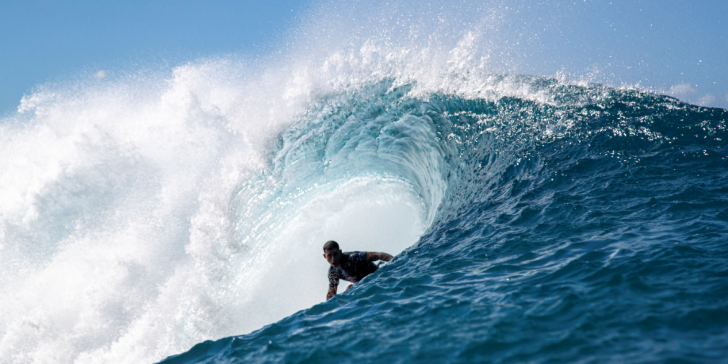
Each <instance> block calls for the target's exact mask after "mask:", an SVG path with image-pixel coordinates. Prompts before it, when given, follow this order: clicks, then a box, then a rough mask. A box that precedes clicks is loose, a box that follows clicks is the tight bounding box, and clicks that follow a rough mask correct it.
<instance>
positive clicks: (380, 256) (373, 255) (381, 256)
mask: <svg viewBox="0 0 728 364" xmlns="http://www.w3.org/2000/svg"><path fill="white" fill-rule="evenodd" d="M392 258H394V257H393V256H391V255H389V254H387V253H377V252H367V262H374V261H377V260H383V261H385V262H388V261H390V260H392Z"/></svg>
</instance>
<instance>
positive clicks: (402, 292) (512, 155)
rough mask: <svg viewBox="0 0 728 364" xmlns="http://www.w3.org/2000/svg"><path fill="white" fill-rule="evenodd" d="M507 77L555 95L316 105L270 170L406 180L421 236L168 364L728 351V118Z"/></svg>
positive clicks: (602, 358)
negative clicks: (267, 319)
mask: <svg viewBox="0 0 728 364" xmlns="http://www.w3.org/2000/svg"><path fill="white" fill-rule="evenodd" d="M509 82H515V83H517V84H519V85H520V86H521V87H522V88H523V87H526V88H529V89H530V92H531V94H536V93H539V92H540V91H544V92H548V93H549V94H550V95H553V97H552V98H551V99H550V100H548V102H544V101H539V100H529V99H525V98H519V97H501V98H497V99H482V98H475V99H464V98H460V97H456V96H451V95H447V94H429V95H425V96H416V97H409V96H408V92H409V90H410V89H411V87H410V86H408V85H404V86H400V87H395V86H393V85H392V84H391V83H389V82H382V83H378V84H372V85H369V86H368V87H366V88H364V89H362V90H359V91H358V92H354V93H349V94H340V95H335V96H331V97H329V98H327V99H324V100H321V101H320V102H318V103H317V104H315V106H312V107H311V109H310V111H309V112H308V113H307V114H306V115H305V116H304V117H302V119H301V120H300V121H299V122H298V123H297V124H295V125H294V126H293V127H291V128H289V129H288V130H287V131H285V132H283V134H282V136H281V143H280V144H279V149H278V152H277V154H276V156H275V158H274V162H273V164H274V165H275V166H278V169H279V172H278V173H279V174H280V173H286V170H289V169H290V168H292V166H295V165H296V163H298V162H299V161H302V160H307V159H315V160H317V161H318V163H319V165H318V167H317V168H318V169H317V171H318V172H316V173H319V174H318V175H317V176H324V177H325V176H326V175H327V173H333V172H329V171H331V170H337V169H342V168H344V166H346V168H347V171H348V173H349V174H350V175H351V176H352V177H353V176H356V175H361V174H362V172H361V171H365V174H369V175H386V176H390V177H391V178H396V179H400V180H402V181H405V182H406V183H408V184H409V185H411V188H413V189H415V190H416V191H417V192H418V193H419V195H420V196H421V198H422V200H423V201H425V205H426V206H427V207H426V208H425V211H431V213H430V215H431V216H430V217H429V219H430V221H431V223H430V224H429V228H428V229H427V230H426V231H425V233H424V234H423V235H422V236H421V238H420V239H419V241H418V242H417V243H416V244H414V245H413V246H411V247H409V248H407V249H406V250H405V251H404V252H403V253H402V254H400V255H399V256H397V257H396V259H395V260H393V261H392V262H390V263H389V264H388V265H386V266H385V267H383V268H382V269H380V270H379V271H377V272H376V273H375V274H373V275H371V276H370V277H368V278H367V279H365V280H364V281H363V282H361V283H359V284H357V285H356V286H355V287H354V288H353V289H351V290H349V291H348V292H346V293H343V294H339V295H337V296H336V297H335V298H334V299H332V300H331V301H328V302H325V303H320V304H317V305H315V306H313V307H311V308H309V309H305V310H302V311H299V312H297V313H296V314H294V315H292V316H289V317H287V318H285V319H283V320H281V321H278V322H276V323H273V324H271V325H268V326H266V327H264V328H262V329H260V330H258V331H255V332H253V333H250V334H247V335H242V336H233V337H229V338H225V339H221V340H218V341H207V342H203V343H200V344H198V345H196V346H195V347H193V348H192V349H191V350H190V351H189V352H186V353H183V354H180V355H178V356H173V357H170V358H168V359H167V360H165V361H164V363H193V362H210V363H212V362H231V363H234V362H352V363H353V362H379V361H385V362H395V363H409V362H423V363H424V362H575V361H587V362H591V361H593V362H654V361H656V362H664V361H669V360H676V361H686V362H720V361H722V360H724V359H725V358H726V357H728V345H726V343H727V342H728V280H727V279H726V277H728V259H727V258H728V246H727V245H726V237H728V159H727V156H728V153H727V152H726V151H727V150H728V144H727V142H728V133H727V132H726V122H727V121H728V112H727V111H725V110H722V109H710V108H702V107H697V106H692V105H688V104H684V103H681V102H679V101H677V100H675V99H673V98H669V97H664V96H658V95H654V94H649V93H643V92H638V91H633V90H618V89H612V88H607V87H602V86H598V85H588V86H574V85H568V84H563V83H560V82H557V81H556V80H551V79H539V78H529V77H522V78H515V79H513V78H511V79H510V81H509ZM283 161H285V165H284V162H283ZM290 178H292V179H293V180H296V179H308V178H313V177H312V175H310V174H309V175H297V176H293V177H290ZM316 178H318V177H316ZM316 178H314V179H316ZM322 178H323V177H322ZM427 208H429V209H431V210H427ZM322 292H323V291H322Z"/></svg>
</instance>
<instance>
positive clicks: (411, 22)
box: [0, 0, 728, 364]
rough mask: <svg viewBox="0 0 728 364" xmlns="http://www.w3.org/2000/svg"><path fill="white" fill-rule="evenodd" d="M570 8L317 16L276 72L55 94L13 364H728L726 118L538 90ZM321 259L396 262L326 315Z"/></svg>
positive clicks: (54, 89) (29, 113)
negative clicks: (360, 254) (333, 247)
mask: <svg viewBox="0 0 728 364" xmlns="http://www.w3.org/2000/svg"><path fill="white" fill-rule="evenodd" d="M563 3H564V4H565V6H564V7H559V6H551V5H553V3H552V2H545V3H540V5H538V6H536V5H533V6H532V4H531V2H523V3H522V4H521V3H518V2H510V1H509V2H508V3H506V2H504V1H500V0H492V1H491V0H488V1H466V0H463V1H458V2H449V1H448V2H439V1H432V2H427V3H426V4H418V6H412V4H410V3H409V2H397V1H389V0H387V1H379V0H373V1H367V2H356V1H354V2H339V1H336V2H334V1H329V2H326V1H323V2H321V4H323V5H321V6H320V8H319V9H318V10H317V9H313V10H311V11H310V14H309V15H307V16H306V17H304V18H302V19H301V20H300V24H298V25H297V26H296V27H294V29H293V30H292V31H291V35H290V36H288V38H286V39H285V41H284V42H281V45H280V48H279V49H278V50H274V51H271V52H270V54H268V55H264V56H260V57H259V58H255V57H248V56H245V55H226V56H219V57H209V58H203V59H195V60H192V61H190V62H189V63H186V64H180V65H174V66H166V65H165V66H144V65H141V66H140V65H134V66H131V67H130V69H126V70H123V69H116V70H109V72H108V77H105V78H95V77H93V74H94V72H90V73H89V74H81V75H79V76H78V77H76V78H73V79H70V80H67V81H58V82H56V83H48V84H43V85H39V86H37V87H36V88H35V89H34V90H33V92H32V93H30V94H29V95H26V96H24V97H23V99H22V101H21V103H20V105H19V107H18V110H17V112H12V113H9V114H6V115H3V116H2V117H1V118H0V267H1V268H0V287H1V288H0V309H1V310H2V312H3V315H0V363H5V362H9V363H79V364H80V363H149V362H160V361H161V362H162V363H169V364H171V363H280V362H286V363H316V362H344V363H355V362H356V363H359V362H392V363H413V362H414V363H433V362H435V363H474V362H493V363H524V362H534V363H553V362H558V363H561V362H630V363H642V362H705V363H714V362H721V361H725V358H726V357H728V345H726V343H727V342H728V299H726V297H728V280H727V279H726V277H728V245H726V241H727V240H728V239H727V238H728V130H727V129H726V128H727V127H728V125H726V124H728V111H726V110H725V109H720V108H709V107H701V106H696V105H692V104H689V103H685V102H683V101H681V100H678V99H675V98H672V97H669V96H665V95H662V94H661V92H658V91H656V90H650V89H645V88H641V87H639V86H636V85H632V86H630V84H629V83H627V82H623V83H622V86H620V87H615V84H619V83H620V82H621V81H620V80H622V79H620V75H619V74H617V73H618V72H619V70H618V69H616V68H612V70H616V71H614V72H615V74H612V75H610V76H604V74H605V73H606V72H602V70H600V69H599V67H597V66H595V67H594V68H592V69H590V70H588V72H587V71H585V72H584V73H583V74H581V76H577V73H571V74H570V73H567V72H562V73H556V74H553V73H548V72H535V71H533V70H534V69H538V67H535V66H533V65H532V63H531V62H534V59H536V58H538V57H547V56H548V55H549V52H546V51H544V49H540V48H539V47H544V46H543V45H542V44H541V43H542V42H540V41H539V38H538V37H537V36H534V35H530V34H536V33H532V32H531V30H534V29H531V28H532V25H533V26H535V24H537V25H538V27H537V28H540V27H541V24H542V23H541V22H538V21H541V20H542V18H543V19H544V21H546V20H548V19H550V18H549V17H548V16H545V15H543V12H542V10H543V9H545V8H552V10H554V12H555V13H554V14H558V15H559V16H560V19H562V20H563V21H569V18H568V16H566V15H564V14H561V13H560V12H561V11H562V10H563V9H564V8H566V7H567V6H566V5H569V4H571V3H572V2H568V3H569V4H566V3H567V2H563ZM557 5H558V4H557ZM569 6H570V5H569ZM547 18H548V19H547ZM554 19H555V18H554ZM549 21H550V20H549ZM521 24H523V25H521ZM541 29H543V28H541ZM554 29H556V28H554ZM536 30H537V29H536ZM536 30H534V31H536ZM539 34H541V33H539ZM543 34H548V33H543ZM538 62H541V60H538ZM609 62H611V61H609ZM155 67H157V68H155ZM645 67H647V66H645ZM648 71H649V69H648ZM589 72H591V74H590V73H589ZM600 72H601V73H600ZM534 74H537V75H534ZM539 75H540V76H539ZM544 75H547V76H544ZM548 75H551V76H548ZM612 76H613V80H614V82H613V83H609V82H607V81H608V79H609V77H612ZM599 77H604V78H601V79H600V78H599ZM605 80H606V81H605ZM327 240H336V241H338V242H339V244H340V245H341V247H342V248H343V250H345V251H354V250H359V251H383V252H387V253H390V254H392V255H395V258H394V259H393V260H392V261H390V262H388V263H386V264H384V265H383V266H382V267H381V268H380V269H379V270H378V271H377V272H375V273H373V274H371V275H370V276H368V277H366V278H365V279H363V280H362V281H361V282H359V283H357V284H356V285H355V286H354V287H353V288H352V289H350V290H348V291H346V292H344V290H343V289H341V291H340V292H339V294H337V295H336V296H335V297H334V298H333V299H331V300H329V301H325V297H326V293H327V288H328V287H327V283H328V281H327V276H326V272H327V269H328V265H327V263H326V261H325V260H324V259H322V246H323V244H324V243H325V242H326V241H327Z"/></svg>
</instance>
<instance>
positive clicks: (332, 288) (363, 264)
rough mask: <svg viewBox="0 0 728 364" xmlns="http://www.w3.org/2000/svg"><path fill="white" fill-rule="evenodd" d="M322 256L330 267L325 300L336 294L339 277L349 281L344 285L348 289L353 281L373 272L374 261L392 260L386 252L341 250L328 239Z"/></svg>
mask: <svg viewBox="0 0 728 364" xmlns="http://www.w3.org/2000/svg"><path fill="white" fill-rule="evenodd" d="M324 258H325V259H326V261H327V262H329V264H331V267H329V292H328V293H327V294H326V300H327V301H328V300H330V299H331V298H332V297H334V296H336V290H337V288H338V287H339V279H343V280H345V281H349V282H351V284H350V285H349V286H348V287H346V290H347V291H348V290H349V288H351V286H353V285H354V283H356V282H359V281H360V280H362V279H364V277H366V276H368V275H370V274H372V273H374V272H375V271H376V270H377V268H378V267H377V265H376V264H374V261H377V260H383V261H385V262H388V261H390V260H392V258H393V257H392V256H391V255H389V254H387V253H375V252H346V253H345V252H342V251H341V249H339V243H337V242H335V241H333V240H329V241H327V242H326V244H324Z"/></svg>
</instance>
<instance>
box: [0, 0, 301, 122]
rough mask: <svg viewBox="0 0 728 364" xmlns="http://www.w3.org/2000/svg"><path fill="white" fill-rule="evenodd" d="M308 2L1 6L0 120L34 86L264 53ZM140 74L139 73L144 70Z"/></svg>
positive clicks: (40, 0)
mask: <svg viewBox="0 0 728 364" xmlns="http://www.w3.org/2000/svg"><path fill="white" fill-rule="evenodd" d="M306 4H307V2H306V1H291V0H265V1H252V0H242V1H201V0H175V1H138V0H131V1H129V0H125V1H103V0H102V1H88V0H81V1H53V0H30V1H20V0H4V1H2V2H0V34H2V35H1V36H0V50H1V51H0V53H1V54H2V57H0V85H1V86H0V113H2V112H6V111H8V110H12V109H14V108H16V107H17V106H18V105H19V103H20V98H21V97H22V96H23V94H28V93H30V92H31V90H32V88H33V87H34V86H36V85H39V84H42V83H45V82H52V81H55V80H63V79H68V78H73V77H75V76H76V75H77V74H78V73H79V72H83V71H84V70H89V69H91V70H93V69H105V70H109V69H112V70H113V69H115V68H128V67H130V66H132V67H133V65H134V64H145V63H159V62H169V63H171V64H173V65H174V64H179V63H181V62H185V61H190V60H193V59H195V58H198V57H204V56H214V55H218V54H221V53H222V54H224V53H244V54H254V53H261V52H267V49H269V47H270V46H271V45H272V43H273V42H274V41H275V39H279V38H280V37H281V35H282V34H283V33H284V32H285V31H286V29H289V28H290V27H291V26H292V25H293V24H295V23H294V22H295V16H296V15H297V14H299V13H300V12H301V11H302V10H303V9H304V8H305V7H306ZM142 67H143V66H142Z"/></svg>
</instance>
